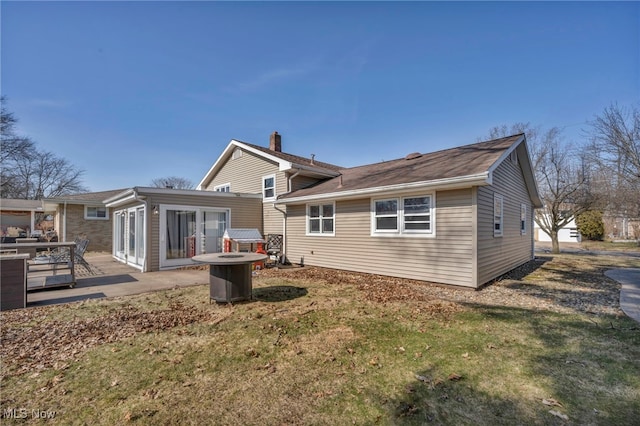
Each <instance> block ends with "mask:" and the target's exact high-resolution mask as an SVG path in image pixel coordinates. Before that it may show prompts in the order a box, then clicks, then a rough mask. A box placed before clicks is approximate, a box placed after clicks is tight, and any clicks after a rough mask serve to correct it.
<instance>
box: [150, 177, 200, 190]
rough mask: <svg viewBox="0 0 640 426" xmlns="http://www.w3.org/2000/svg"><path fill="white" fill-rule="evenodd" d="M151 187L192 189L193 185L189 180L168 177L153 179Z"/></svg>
mask: <svg viewBox="0 0 640 426" xmlns="http://www.w3.org/2000/svg"><path fill="white" fill-rule="evenodd" d="M151 186H153V187H155V188H172V189H193V188H194V186H195V185H194V184H193V182H191V181H190V180H189V179H186V178H181V177H177V176H169V177H163V178H156V179H153V180H152V181H151Z"/></svg>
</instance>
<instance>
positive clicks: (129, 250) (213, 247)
mask: <svg viewBox="0 0 640 426" xmlns="http://www.w3.org/2000/svg"><path fill="white" fill-rule="evenodd" d="M103 201H104V203H105V205H106V206H107V208H109V209H110V210H111V212H112V217H113V234H112V235H113V248H112V253H113V256H114V257H115V258H116V259H117V260H119V261H121V262H123V263H127V264H128V265H131V266H133V267H135V268H138V269H140V270H141V271H143V272H148V271H158V270H161V269H168V268H176V267H180V266H185V265H193V262H192V260H191V257H193V256H195V255H196V254H201V253H215V252H221V251H222V248H223V236H224V231H225V230H226V229H227V228H255V229H258V230H262V228H263V225H262V208H261V204H262V196H261V195H259V194H240V193H223V192H213V191H196V190H186V189H168V188H147V187H134V188H129V189H126V190H121V191H119V192H118V193H117V194H114V195H113V196H111V197H109V198H107V199H104V200H103Z"/></svg>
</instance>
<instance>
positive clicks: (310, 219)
mask: <svg viewBox="0 0 640 426" xmlns="http://www.w3.org/2000/svg"><path fill="white" fill-rule="evenodd" d="M334 225H335V206H334V205H333V203H331V204H311V205H309V206H307V234H310V235H334V234H335V231H334Z"/></svg>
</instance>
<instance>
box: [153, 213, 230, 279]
mask: <svg viewBox="0 0 640 426" xmlns="http://www.w3.org/2000/svg"><path fill="white" fill-rule="evenodd" d="M227 220H228V210H226V209H210V208H205V207H192V206H171V205H163V206H161V207H160V267H171V266H179V265H188V264H191V260H190V259H191V257H193V256H195V255H197V254H202V253H216V252H220V251H222V237H223V235H224V231H225V229H226V227H227Z"/></svg>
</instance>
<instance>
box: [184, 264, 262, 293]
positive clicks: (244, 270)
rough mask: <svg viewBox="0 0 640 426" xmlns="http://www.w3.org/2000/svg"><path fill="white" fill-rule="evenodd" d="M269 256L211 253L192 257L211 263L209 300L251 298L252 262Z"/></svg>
mask: <svg viewBox="0 0 640 426" xmlns="http://www.w3.org/2000/svg"><path fill="white" fill-rule="evenodd" d="M266 258H267V255H266V254H261V253H242V252H241V253H209V254H200V255H198V256H194V257H192V258H191V260H193V261H194V262H198V263H208V264H209V301H211V300H215V301H216V302H226V303H231V302H237V301H240V300H251V297H252V291H253V286H252V278H251V264H252V263H255V262H260V261H261V260H265V259H266Z"/></svg>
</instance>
